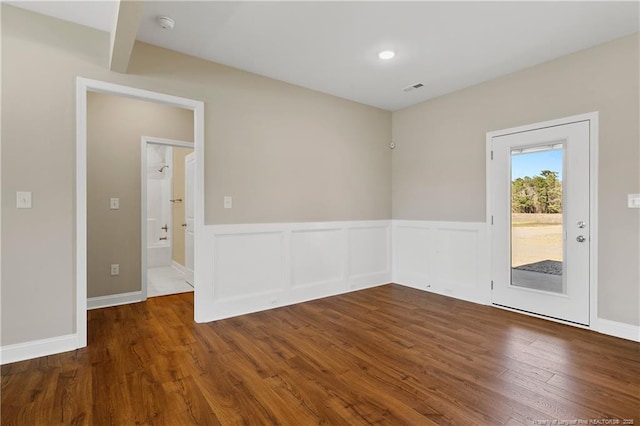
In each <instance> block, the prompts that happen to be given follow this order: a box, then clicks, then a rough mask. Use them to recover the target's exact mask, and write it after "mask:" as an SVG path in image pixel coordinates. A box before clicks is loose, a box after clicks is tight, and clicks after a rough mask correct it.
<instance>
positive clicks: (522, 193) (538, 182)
mask: <svg viewBox="0 0 640 426" xmlns="http://www.w3.org/2000/svg"><path fill="white" fill-rule="evenodd" d="M511 211H512V212H513V213H562V182H561V181H560V180H559V179H558V172H554V171H551V170H542V171H541V172H540V174H539V175H538V176H534V177H530V176H524V177H519V178H516V179H515V180H513V182H511Z"/></svg>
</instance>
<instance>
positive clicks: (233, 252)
mask: <svg viewBox="0 0 640 426" xmlns="http://www.w3.org/2000/svg"><path fill="white" fill-rule="evenodd" d="M213 256H214V257H213V258H214V264H215V267H214V274H213V276H214V278H213V279H214V281H213V288H214V290H213V294H214V295H215V297H216V298H218V299H230V298H231V299H233V298H242V297H245V296H246V295H248V294H254V295H255V294H265V293H269V292H272V291H280V290H282V289H283V287H284V282H283V267H284V264H283V259H284V235H283V233H282V232H256V233H247V234H226V235H225V234H222V235H218V236H217V237H216V238H215V239H214V253H213Z"/></svg>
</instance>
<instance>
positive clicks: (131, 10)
mask: <svg viewBox="0 0 640 426" xmlns="http://www.w3.org/2000/svg"><path fill="white" fill-rule="evenodd" d="M143 11H144V1H143V0H120V1H119V2H118V13H117V16H116V24H115V28H114V29H113V31H111V55H110V60H109V69H110V70H111V71H117V72H122V73H126V72H127V68H128V67H129V59H130V58H131V52H132V51H133V44H134V43H135V41H136V35H137V34H138V25H139V24H140V19H141V18H142V12H143Z"/></svg>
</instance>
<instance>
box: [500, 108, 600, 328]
mask: <svg viewBox="0 0 640 426" xmlns="http://www.w3.org/2000/svg"><path fill="white" fill-rule="evenodd" d="M589 132H590V124H589V121H588V120H586V121H578V122H573V123H570V124H563V125H555V126H550V127H544V128H539V129H535V130H528V131H522V132H513V133H506V134H503V135H500V132H497V135H494V136H493V137H492V138H491V142H490V143H491V150H492V160H491V161H490V163H489V169H490V170H489V171H488V172H489V173H490V175H489V179H490V185H491V199H490V201H489V202H490V208H489V211H490V214H491V221H492V226H491V233H492V249H491V250H492V253H491V254H492V261H491V274H492V303H493V304H495V305H500V306H504V307H509V308H512V309H517V310H521V311H525V312H529V313H535V314H538V315H543V316H547V317H551V318H556V319H560V320H564V321H570V322H574V323H578V324H583V325H589V316H590V314H589V303H590V299H589V295H590V287H589V286H590V276H589V274H590V268H589V259H590V253H589V250H590V227H591V222H590V217H589V212H590V200H589V194H590V188H589V170H590V165H589V153H590V148H589V147H590V139H589V138H590V134H589Z"/></svg>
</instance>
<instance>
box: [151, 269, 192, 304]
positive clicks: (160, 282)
mask: <svg viewBox="0 0 640 426" xmlns="http://www.w3.org/2000/svg"><path fill="white" fill-rule="evenodd" d="M190 291H193V287H192V286H191V285H190V284H189V283H188V282H186V281H185V280H184V274H183V273H182V272H180V271H178V270H177V269H176V268H174V267H173V266H161V267H158V268H149V269H147V297H156V296H166V295H168V294H176V293H187V292H190Z"/></svg>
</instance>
